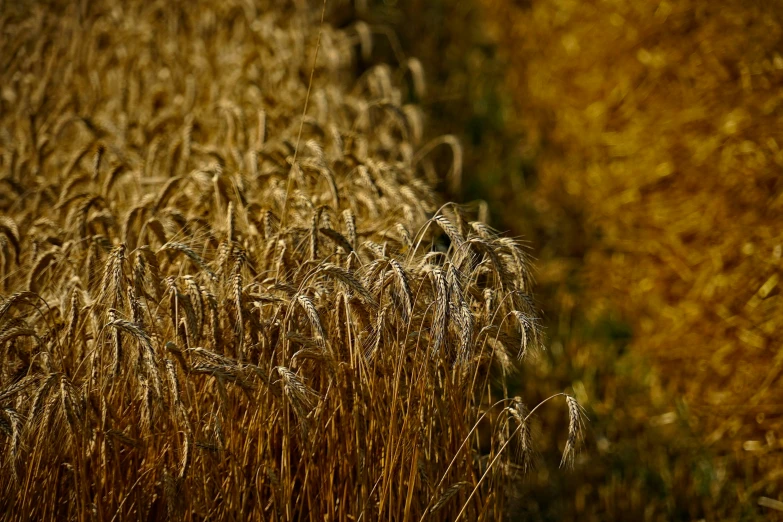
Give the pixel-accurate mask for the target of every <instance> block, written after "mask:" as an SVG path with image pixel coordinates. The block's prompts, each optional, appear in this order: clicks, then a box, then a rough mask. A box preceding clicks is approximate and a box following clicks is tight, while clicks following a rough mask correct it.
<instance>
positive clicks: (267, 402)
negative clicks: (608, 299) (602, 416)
mask: <svg viewBox="0 0 783 522" xmlns="http://www.w3.org/2000/svg"><path fill="white" fill-rule="evenodd" d="M321 7H322V6H321V4H320V3H317V4H312V5H308V4H305V3H301V2H300V3H281V2H269V3H267V2H255V3H253V2H246V1H241V0H230V1H228V2H222V3H218V2H208V1H202V0H196V1H194V2H188V3H184V2H163V1H157V2H129V3H114V2H109V1H97V2H77V3H69V2H38V3H26V2H23V3H18V4H17V3H4V4H3V7H2V17H1V18H0V28H1V30H2V33H1V34H2V37H0V38H2V41H1V42H0V43H1V44H2V46H1V49H2V51H0V62H2V65H1V66H0V85H1V86H2V87H1V88H2V92H0V153H1V154H0V172H2V177H1V178H0V209H2V213H1V216H0V294H2V299H1V300H0V457H1V458H2V473H1V474H0V495H1V496H0V512H2V513H4V514H5V515H4V517H5V518H6V519H9V520H54V519H57V520H79V521H85V520H100V521H112V520H285V521H294V520H297V521H298V520H329V521H338V520H346V521H347V520H352V521H356V520H401V521H403V520H406V521H407V520H458V519H461V520H499V519H501V518H502V517H503V514H504V509H505V506H506V499H507V497H508V495H509V490H510V489H513V488H514V487H515V486H514V484H515V483H516V481H518V480H519V478H520V477H521V476H523V475H524V473H525V471H526V470H527V469H529V467H530V466H532V465H533V463H534V460H535V444H536V440H535V439H536V437H535V436H534V432H535V431H537V430H540V429H541V426H537V425H534V424H533V423H534V418H535V417H534V416H533V414H534V413H536V410H537V408H538V407H539V406H541V407H544V408H555V409H557V408H559V409H560V410H561V415H562V416H563V417H564V418H566V419H569V420H568V421H567V422H568V429H567V430H565V431H564V432H562V433H557V432H555V433H552V436H554V437H557V438H558V440H559V441H560V442H559V444H560V445H561V448H562V449H563V455H562V463H563V464H564V465H567V464H568V463H569V462H570V461H572V460H573V458H574V455H575V452H576V449H577V446H578V443H579V441H580V439H581V437H582V434H583V424H582V423H583V415H582V411H581V409H580V406H579V405H578V404H577V402H576V400H575V399H574V398H573V397H571V396H570V395H565V394H555V395H554V396H552V397H551V398H552V399H554V400H553V401H552V402H551V403H547V404H546V405H544V404H543V403H539V404H538V405H535V404H528V403H527V402H526V401H525V399H524V398H520V397H513V396H511V395H510V393H509V388H508V385H507V382H508V379H509V378H510V376H512V375H513V374H514V373H515V372H516V371H517V370H518V367H519V363H520V361H522V362H524V361H525V360H526V359H528V358H530V357H532V356H533V355H534V354H535V353H536V351H537V350H539V349H540V348H541V346H542V342H543V341H542V340H543V333H542V329H541V327H540V322H539V319H538V312H537V309H536V306H535V303H534V300H533V297H532V293H531V285H532V283H533V278H532V267H531V263H530V260H529V253H528V252H527V250H526V248H525V247H524V246H523V245H522V243H520V242H519V241H517V240H515V239H512V238H508V237H503V236H501V235H498V234H497V233H496V232H495V231H493V230H492V229H491V228H490V227H489V226H487V225H486V224H485V223H484V221H483V220H482V219H483V218H484V216H483V215H481V214H484V213H485V212H484V211H483V210H482V208H481V207H475V206H474V207H470V206H466V207H465V206H459V205H455V204H453V203H446V204H444V203H443V202H442V201H441V200H440V198H439V196H438V195H437V194H436V192H435V190H434V188H433V187H434V186H435V185H436V183H438V180H441V179H446V180H447V181H448V182H449V183H450V184H451V186H453V187H459V184H460V180H461V168H462V164H461V148H460V145H459V143H458V142H457V141H456V140H455V139H454V138H453V137H451V136H444V137H440V138H434V139H429V138H428V139H427V140H425V136H426V134H425V131H424V120H425V115H424V114H423V112H422V110H421V109H420V108H419V107H417V106H415V105H413V104H411V103H410V100H411V99H413V98H414V97H416V96H418V95H420V94H421V92H422V91H423V90H424V89H425V88H426V82H425V80H424V75H423V71H422V68H421V64H420V63H419V62H418V61H416V60H415V59H405V60H402V61H400V62H399V63H392V64H388V65H377V66H371V67H362V66H361V63H364V62H363V59H364V60H366V59H367V58H369V57H371V56H372V53H373V43H374V40H375V39H376V38H378V35H377V34H376V33H375V32H374V31H373V28H372V27H369V26H368V25H367V24H364V23H361V22H359V23H351V24H348V25H346V26H344V27H343V28H342V29H336V28H334V27H332V26H331V25H330V23H329V17H330V16H331V13H332V8H331V7H330V8H328V9H326V8H325V9H324V10H323V11H322V9H321ZM324 14H325V15H326V21H325V22H324V21H323V17H324ZM436 149H437V150H441V149H442V150H445V151H446V152H448V153H450V154H449V156H450V158H451V159H450V161H448V162H445V163H444V162H443V161H437V162H436V161H434V160H433V158H434V157H435V156H433V155H432V151H433V150H436ZM438 157H440V156H438ZM533 428H536V429H533Z"/></svg>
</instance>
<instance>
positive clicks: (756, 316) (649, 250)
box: [378, 0, 783, 520]
mask: <svg viewBox="0 0 783 522" xmlns="http://www.w3.org/2000/svg"><path fill="white" fill-rule="evenodd" d="M395 4H396V5H397V8H396V10H394V9H391V8H388V7H387V8H384V9H381V8H379V9H378V17H379V19H382V18H384V17H386V18H391V19H392V20H394V27H395V28H396V30H397V31H398V32H399V33H400V34H401V35H402V36H401V38H402V40H403V44H404V45H403V46H404V47H405V48H406V49H408V50H410V52H411V53H413V54H415V55H416V56H419V57H420V58H421V60H422V62H423V63H424V64H425V70H427V71H428V74H430V77H431V78H433V79H434V81H431V82H430V89H429V90H428V96H427V97H426V98H425V100H424V101H423V106H425V107H426V108H427V109H428V110H427V113H428V114H432V115H434V116H435V117H436V119H437V120H439V121H435V122H434V126H435V127H437V128H439V129H440V128H448V129H449V132H457V133H458V134H460V135H461V137H462V138H463V143H465V150H464V158H465V164H466V166H465V169H464V171H465V173H466V179H465V181H466V186H467V189H466V190H465V192H464V194H465V196H466V197H468V198H475V197H477V194H480V195H483V196H484V197H486V198H488V199H489V200H490V205H489V208H490V209H491V210H492V214H493V217H494V218H495V220H494V222H493V224H496V226H499V227H509V228H511V229H512V230H513V231H514V232H515V233H521V234H522V235H523V237H524V238H525V239H528V240H529V241H530V245H531V246H532V254H533V255H534V256H535V257H536V258H537V260H536V262H535V263H534V265H535V266H536V267H537V268H538V270H537V273H536V276H537V277H536V278H537V287H536V288H537V296H538V298H539V299H540V302H541V303H542V305H543V308H544V311H545V316H544V317H545V321H544V325H545V326H546V332H547V335H548V337H549V343H548V345H549V348H550V349H549V350H548V351H547V352H546V353H545V354H544V357H543V358H542V359H541V360H540V364H537V365H535V366H533V367H530V366H528V367H527V369H526V370H525V371H524V373H523V376H522V379H520V380H519V381H516V382H514V383H512V385H513V386H517V387H518V388H517V389H524V390H525V395H526V396H529V394H530V393H540V392H542V390H546V389H548V387H549V386H552V387H553V389H558V388H560V387H566V386H573V388H574V391H575V392H577V397H580V400H582V399H583V404H584V405H585V406H586V408H587V410H588V414H589V418H590V423H589V426H588V441H589V444H590V446H591V447H590V450H589V451H586V452H584V454H583V455H582V456H581V462H580V464H578V465H577V470H576V472H575V473H573V474H571V475H569V474H557V475H554V476H553V475H552V474H550V473H549V472H548V470H546V469H542V470H539V471H537V472H534V473H532V474H529V475H528V480H526V481H525V483H524V486H523V490H522V491H521V492H520V494H521V497H522V500H521V502H520V504H521V508H520V510H521V511H522V513H523V514H524V516H525V519H528V520H565V519H577V518H579V519H590V520H642V519H644V520H700V519H706V520H739V519H741V520H750V519H760V520H768V519H770V517H774V516H775V515H776V514H778V511H777V510H778V509H780V508H781V507H783V505H781V504H780V501H781V500H783V497H782V496H781V487H780V477H781V476H780V472H779V469H780V460H779V459H780V457H779V455H780V445H779V442H778V441H777V437H778V436H779V426H780V423H779V420H778V419H779V415H778V412H779V405H778V404H777V400H776V397H777V395H779V392H780V390H779V379H778V370H779V369H780V364H781V362H780V361H781V358H780V355H779V347H778V346H776V344H775V338H776V335H775V334H776V329H777V325H778V324H779V323H780V320H779V319H778V317H779V316H780V312H779V304H778V299H779V297H778V296H777V293H778V290H777V274H778V272H779V262H780V261H779V255H778V254H779V250H780V246H779V244H780V234H779V232H777V231H776V230H777V228H776V226H775V225H776V224H777V222H778V221H779V219H778V213H779V211H778V199H779V193H780V188H779V186H778V181H777V176H778V173H779V169H780V163H779V162H780V154H779V152H778V150H777V145H776V144H779V143H780V139H781V137H780V132H781V130H780V129H781V126H780V124H779V122H778V120H779V119H780V117H779V109H778V100H779V97H780V95H779V92H778V91H779V90H780V79H781V77H780V74H781V72H783V71H780V66H781V59H780V56H779V54H780V53H781V51H780V49H781V46H780V36H781V33H780V27H781V21H782V20H783V8H782V7H781V4H780V2H738V1H736V2H717V3H708V2H699V1H687V2H676V3H675V2H668V3H667V2H626V1H622V0H621V1H606V2H599V1H587V2H578V1H555V0H551V1H545V0H532V1H523V2H507V1H503V0H499V1H494V0H482V1H476V2H438V1H433V2H428V1H422V0H400V1H398V2H395ZM390 15H391V16H390ZM410 20H416V23H411V22H410ZM504 79H505V85H502V84H503V83H504ZM542 381H543V382H542ZM545 395H546V392H544V396H545ZM542 446H543V445H542ZM541 449H542V453H543V456H544V458H545V459H548V458H550V455H549V452H548V450H547V448H545V447H541ZM551 458H554V455H552V456H551Z"/></svg>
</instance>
